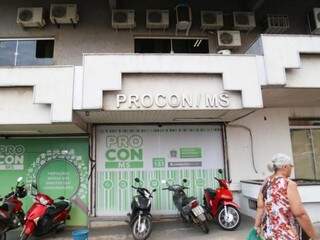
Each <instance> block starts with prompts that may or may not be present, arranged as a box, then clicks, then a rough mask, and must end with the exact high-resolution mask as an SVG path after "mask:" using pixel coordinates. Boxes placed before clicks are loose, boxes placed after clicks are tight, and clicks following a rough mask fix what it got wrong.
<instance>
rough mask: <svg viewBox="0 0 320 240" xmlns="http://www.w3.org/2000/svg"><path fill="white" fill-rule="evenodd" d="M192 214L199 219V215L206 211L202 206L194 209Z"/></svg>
mask: <svg viewBox="0 0 320 240" xmlns="http://www.w3.org/2000/svg"><path fill="white" fill-rule="evenodd" d="M192 212H193V214H194V215H195V216H196V217H198V216H199V215H201V214H203V213H204V210H203V208H202V207H201V206H198V207H195V208H192Z"/></svg>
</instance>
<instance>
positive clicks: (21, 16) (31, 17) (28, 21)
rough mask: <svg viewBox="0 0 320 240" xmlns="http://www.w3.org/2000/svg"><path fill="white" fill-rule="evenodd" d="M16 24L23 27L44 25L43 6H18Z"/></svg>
mask: <svg viewBox="0 0 320 240" xmlns="http://www.w3.org/2000/svg"><path fill="white" fill-rule="evenodd" d="M17 24H19V25H21V26H23V27H44V26H45V25H46V22H45V20H44V19H43V8H18V14H17Z"/></svg>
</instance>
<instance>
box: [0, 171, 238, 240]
mask: <svg viewBox="0 0 320 240" xmlns="http://www.w3.org/2000/svg"><path fill="white" fill-rule="evenodd" d="M219 173H221V174H222V170H219ZM216 180H217V181H218V183H219V187H218V188H217V189H215V190H214V189H212V188H206V189H204V196H203V205H201V204H200V202H199V200H198V199H197V198H196V197H194V196H188V195H187V193H186V190H188V187H187V186H186V184H187V180H186V179H183V181H182V184H181V185H180V184H170V183H169V182H167V181H165V180H164V181H162V183H163V184H165V185H166V187H165V188H163V189H162V190H164V191H170V192H172V200H173V203H174V205H175V207H176V208H177V210H178V213H179V215H180V217H181V219H182V221H184V222H186V223H190V224H194V225H195V226H198V227H199V228H200V229H201V230H202V231H203V232H204V233H209V226H208V223H209V222H210V221H212V220H215V221H216V222H217V223H218V225H219V226H220V227H221V228H222V229H224V230H229V231H231V230H235V229H237V227H238V226H239V225H240V222H241V217H240V213H239V206H238V205H237V204H236V203H235V202H233V195H232V192H231V191H230V190H229V184H230V181H227V180H225V179H218V178H216ZM135 183H136V184H137V185H138V186H131V187H132V188H133V189H135V190H136V191H137V195H135V196H134V197H133V199H132V202H131V213H129V214H128V216H129V225H130V227H131V230H132V235H133V237H134V239H136V240H145V239H147V238H148V237H149V236H150V234H151V232H152V215H151V213H150V212H151V203H152V199H153V194H154V193H155V192H156V189H153V190H151V191H150V190H148V189H146V188H144V187H143V186H141V185H142V183H141V181H140V179H139V178H136V179H135ZM26 195H27V189H26V187H25V184H24V182H23V179H22V178H18V180H17V183H16V186H15V187H14V188H12V192H11V193H9V194H8V195H6V196H5V197H4V198H0V203H1V202H2V204H0V240H6V233H7V232H8V231H10V230H13V229H17V228H19V227H21V226H22V230H21V233H20V234H19V238H18V240H27V239H29V238H30V237H32V236H37V237H39V236H43V235H46V234H48V233H51V232H60V231H63V230H64V228H65V223H66V221H67V220H68V219H70V211H71V207H72V205H71V203H70V201H69V200H67V199H65V198H64V197H62V196H61V197H59V198H57V199H55V200H53V199H52V198H50V197H49V196H48V195H46V194H44V193H41V192H39V191H38V186H37V185H36V184H32V186H31V190H30V195H31V196H32V197H33V199H34V203H33V204H32V206H31V207H30V209H29V210H28V211H27V213H26V214H25V213H24V211H23V209H22V205H23V203H22V199H23V198H24V197H26Z"/></svg>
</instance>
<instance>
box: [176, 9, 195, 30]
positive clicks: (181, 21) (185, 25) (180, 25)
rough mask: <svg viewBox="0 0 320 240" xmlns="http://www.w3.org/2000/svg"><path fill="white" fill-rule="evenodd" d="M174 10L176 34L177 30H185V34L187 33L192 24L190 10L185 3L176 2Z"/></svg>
mask: <svg viewBox="0 0 320 240" xmlns="http://www.w3.org/2000/svg"><path fill="white" fill-rule="evenodd" d="M175 12H176V34H178V31H185V32H186V35H189V31H190V28H191V25H192V11H191V8H190V7H189V6H188V5H186V4H178V5H177V6H176V7H175Z"/></svg>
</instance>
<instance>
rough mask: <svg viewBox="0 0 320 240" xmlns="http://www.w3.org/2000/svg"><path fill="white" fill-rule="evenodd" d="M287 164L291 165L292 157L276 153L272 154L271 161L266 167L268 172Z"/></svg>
mask: <svg viewBox="0 0 320 240" xmlns="http://www.w3.org/2000/svg"><path fill="white" fill-rule="evenodd" d="M287 165H293V161H292V159H291V158H290V157H289V156H288V155H286V154H284V153H277V154H275V155H273V157H272V161H271V163H269V164H268V169H269V171H270V172H274V171H276V170H278V169H280V168H282V167H283V166H287Z"/></svg>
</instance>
